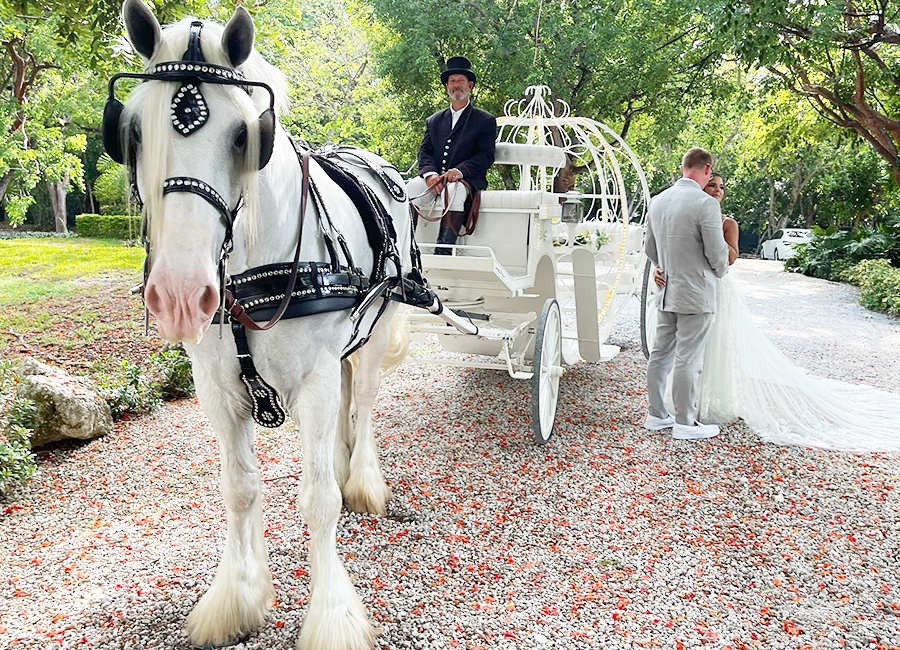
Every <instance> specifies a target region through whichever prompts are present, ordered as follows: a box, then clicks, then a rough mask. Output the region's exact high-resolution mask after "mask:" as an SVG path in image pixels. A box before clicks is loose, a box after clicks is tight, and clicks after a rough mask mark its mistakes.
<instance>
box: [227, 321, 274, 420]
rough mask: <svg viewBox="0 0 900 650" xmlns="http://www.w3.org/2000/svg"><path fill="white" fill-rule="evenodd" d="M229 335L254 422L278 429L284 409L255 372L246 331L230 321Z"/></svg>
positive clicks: (272, 390) (235, 322)
mask: <svg viewBox="0 0 900 650" xmlns="http://www.w3.org/2000/svg"><path fill="white" fill-rule="evenodd" d="M231 333H232V334H233V335H234V345H235V347H236V348H237V359H238V362H239V363H240V364H241V381H242V382H244V385H245V386H246V387H247V394H248V395H249V396H250V402H251V404H252V414H253V419H254V421H256V423H257V424H259V425H260V426H264V427H268V428H270V429H274V428H275V427H280V426H281V425H282V424H284V420H285V418H286V417H287V416H286V414H285V412H284V407H283V406H282V405H281V400H280V399H279V398H278V393H277V392H275V389H274V388H272V387H271V386H269V384H267V383H266V382H265V381H264V380H263V378H262V377H260V376H259V373H258V372H256V366H254V365H253V357H252V356H250V346H249V345H248V344H247V330H246V329H244V326H243V325H241V324H240V323H239V322H238V321H231Z"/></svg>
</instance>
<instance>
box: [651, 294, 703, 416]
mask: <svg viewBox="0 0 900 650" xmlns="http://www.w3.org/2000/svg"><path fill="white" fill-rule="evenodd" d="M714 316H715V314H676V313H675V312H671V311H662V310H660V311H659V320H658V321H657V327H656V341H654V343H653V350H652V351H651V352H650V361H648V362H647V399H648V401H649V402H650V415H652V416H654V417H658V418H664V417H666V416H667V415H668V410H667V409H666V405H665V400H664V396H665V391H666V379H667V378H668V376H669V373H670V372H672V367H673V365H674V373H673V375H672V401H673V402H674V403H675V421H676V422H677V423H678V424H687V425H693V424H694V422H695V421H696V419H697V380H698V379H699V378H700V371H701V370H702V369H703V355H704V353H705V352H706V341H707V340H708V339H709V332H710V328H711V326H712V322H713V317H714Z"/></svg>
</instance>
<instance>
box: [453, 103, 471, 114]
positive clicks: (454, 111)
mask: <svg viewBox="0 0 900 650" xmlns="http://www.w3.org/2000/svg"><path fill="white" fill-rule="evenodd" d="M467 108H469V102H466V105H465V106H463V107H462V108H461V109H459V110H456V109H455V108H453V106H452V105H451V106H450V114H451V115H452V116H453V117H458V116H459V114H460V113H462V112H463V111H464V110H466V109H467Z"/></svg>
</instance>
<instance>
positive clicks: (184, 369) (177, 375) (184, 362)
mask: <svg viewBox="0 0 900 650" xmlns="http://www.w3.org/2000/svg"><path fill="white" fill-rule="evenodd" d="M150 361H151V362H152V364H153V369H154V371H155V374H156V380H155V381H154V382H153V385H154V386H155V388H156V390H157V392H158V393H159V395H160V396H161V397H162V398H163V399H165V400H172V399H181V398H182V397H191V396H192V395H194V392H195V391H194V376H193V375H192V374H191V359H190V357H189V356H188V355H187V352H185V350H184V347H182V346H181V345H175V346H171V347H166V348H165V349H163V350H162V351H160V352H156V353H154V354H153V355H152V356H151V357H150Z"/></svg>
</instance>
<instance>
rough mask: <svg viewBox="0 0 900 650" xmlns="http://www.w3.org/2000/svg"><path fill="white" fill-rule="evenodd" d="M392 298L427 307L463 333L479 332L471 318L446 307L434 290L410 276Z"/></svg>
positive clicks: (419, 306)
mask: <svg viewBox="0 0 900 650" xmlns="http://www.w3.org/2000/svg"><path fill="white" fill-rule="evenodd" d="M391 299H392V300H396V301H397V302H402V303H403V304H405V305H410V306H412V307H418V308H420V309H427V310H428V311H430V312H431V313H432V314H434V315H435V316H438V317H440V318H442V319H443V320H444V321H446V322H447V323H448V324H450V325H452V326H453V327H455V328H456V329H457V330H459V331H460V332H461V333H463V334H475V335H477V334H478V326H477V325H475V323H473V322H472V319H471V318H469V317H468V316H467V315H465V314H464V313H463V314H458V313H456V312H455V311H453V310H452V309H449V308H446V307H444V304H443V303H442V302H441V299H440V298H438V296H437V294H436V293H435V292H434V291H432V290H431V289H429V288H428V287H427V286H425V284H420V283H419V282H416V281H415V280H413V279H411V278H410V277H405V278H403V282H402V284H401V286H400V287H398V288H396V289H395V290H394V292H393V293H392V294H391Z"/></svg>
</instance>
